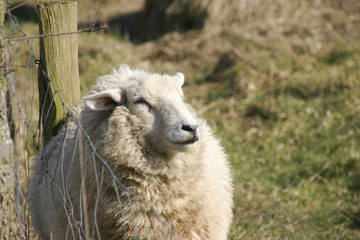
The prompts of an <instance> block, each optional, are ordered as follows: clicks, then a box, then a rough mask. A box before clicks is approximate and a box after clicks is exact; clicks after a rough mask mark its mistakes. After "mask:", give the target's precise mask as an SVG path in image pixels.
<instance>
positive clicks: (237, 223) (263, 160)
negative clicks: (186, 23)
mask: <svg viewBox="0 0 360 240" xmlns="http://www.w3.org/2000/svg"><path fill="white" fill-rule="evenodd" d="M112 4H115V3H112ZM304 16H306V15H304ZM340 16H341V17H342V18H344V16H343V15H340ZM357 16H358V15H357ZM345 17H346V16H345ZM325 20H326V19H325ZM335 20H336V21H338V22H341V21H340V20H339V19H335ZM335 20H334V21H335ZM259 21H262V20H259ZM312 21H313V22H314V23H315V20H312ZM326 21H328V20H326ZM329 21H330V20H329ZM335 23H337V22H335ZM31 24H33V25H31ZM281 24H283V23H281ZM34 25H35V23H27V24H25V25H23V26H24V27H26V28H29V29H30V30H32V29H34ZM319 25H320V26H322V25H321V24H319ZM282 26H283V25H282ZM336 26H341V24H338V25H336ZM271 27H272V28H274V26H271ZM35 28H36V27H35ZM272 28H270V30H269V31H270V33H271V31H272ZM230 29H231V30H234V29H233V28H230ZM284 29H286V26H285V27H284ZM241 30H242V29H241V28H239V30H238V32H241ZM255 30H256V28H255ZM295 30H296V29H295ZM256 31H257V30H256ZM244 32H246V34H248V35H239V36H238V35H236V34H238V33H237V32H236V31H227V30H224V31H223V32H222V33H221V35H220V36H214V37H213V39H211V38H210V39H211V41H210V40H209V41H208V39H209V38H208V37H207V36H206V35H205V36H202V35H201V34H203V32H201V31H200V30H199V32H196V31H195V32H193V31H190V32H189V33H186V32H184V33H177V32H175V33H170V34H168V35H165V36H163V37H162V38H160V39H159V40H154V41H151V42H148V43H142V44H132V43H130V42H128V41H127V40H126V38H124V37H122V36H121V35H119V33H117V32H115V33H114V34H111V33H84V34H80V35H79V64H80V66H79V68H80V78H81V79H82V83H81V87H82V93H83V94H84V93H86V92H88V91H89V90H90V85H91V84H92V83H93V82H94V81H95V79H96V77H98V76H100V75H103V74H107V73H108V72H109V71H110V70H111V68H112V67H115V68H116V67H117V66H118V64H120V63H127V64H129V65H131V66H135V67H141V68H145V69H150V70H155V71H160V72H170V73H171V72H176V71H183V72H184V73H185V74H186V73H188V74H186V75H187V81H186V86H185V95H186V97H187V101H188V102H189V103H191V104H192V105H194V106H195V108H196V109H198V112H199V114H200V115H201V116H203V117H204V118H206V119H207V120H208V123H209V124H210V125H211V126H212V127H213V129H214V130H215V132H216V135H217V136H219V137H220V138H221V139H222V144H223V145H224V147H225V149H226V152H227V153H228V155H229V160H230V162H231V165H232V170H233V176H234V220H233V224H232V227H231V232H230V235H229V239H233V240H235V239H359V238H360V205H359V200H360V195H359V190H360V141H359V140H360V100H359V93H360V81H359V80H360V41H359V39H358V38H354V37H353V35H349V36H348V38H347V36H346V35H345V36H343V37H342V38H339V37H336V38H332V39H330V40H329V41H328V42H321V43H322V46H323V47H321V48H319V50H318V51H306V48H301V49H305V50H302V51H298V50H294V48H291V47H289V46H291V44H292V43H291V42H290V41H287V39H288V38H290V36H288V35H289V34H283V35H281V38H280V37H278V36H276V37H278V38H279V39H280V40H281V42H280V41H279V42H277V45H276V46H271V44H269V41H267V38H266V34H268V35H270V36H272V35H271V34H270V33H266V34H265V33H263V32H261V34H260V35H261V36H259V35H256V34H255V35H254V34H253V33H252V32H251V29H250V30H248V29H247V30H246V31H245V30H244ZM295 32H296V31H295ZM314 32H315V33H316V31H314ZM352 34H354V33H352ZM333 35H336V34H333ZM194 36H195V37H194ZM330 36H331V34H330ZM336 36H337V35H336ZM355 36H356V35H355ZM291 37H294V36H291ZM296 37H297V35H296V36H295V37H294V39H295V40H296ZM306 37H308V36H306ZM313 37H314V39H315V38H316V36H313ZM192 38H195V39H196V40H197V41H192ZM323 38H326V37H325V36H320V39H323ZM204 39H205V40H204ZM306 40H308V39H306ZM212 41H214V42H215V44H212ZM306 43H307V44H308V45H307V46H310V47H311V42H310V43H309V41H307V42H306ZM196 44H197V45H196ZM201 46H205V47H203V48H202V47H201ZM296 46H298V45H296ZM310 47H309V48H310ZM199 49H201V50H199ZM314 49H315V48H314ZM160 53H161V54H160ZM24 55H25V56H26V53H25V54H24ZM202 61H203V62H204V63H203V65H201V66H200V64H201V62H202ZM199 62H200V63H199ZM20 63H21V60H19V64H20ZM19 87H20V86H19Z"/></svg>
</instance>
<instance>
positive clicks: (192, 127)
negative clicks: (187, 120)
mask: <svg viewBox="0 0 360 240" xmlns="http://www.w3.org/2000/svg"><path fill="white" fill-rule="evenodd" d="M197 128H198V125H187V124H183V125H182V126H181V130H184V131H187V132H191V133H195V132H196V129H197Z"/></svg>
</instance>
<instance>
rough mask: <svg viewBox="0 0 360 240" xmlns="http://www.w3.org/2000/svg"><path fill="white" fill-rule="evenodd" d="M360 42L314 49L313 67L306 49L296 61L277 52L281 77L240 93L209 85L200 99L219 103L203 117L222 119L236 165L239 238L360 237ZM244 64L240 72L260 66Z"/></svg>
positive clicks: (234, 233)
mask: <svg viewBox="0 0 360 240" xmlns="http://www.w3.org/2000/svg"><path fill="white" fill-rule="evenodd" d="M359 46H360V44H354V45H348V46H340V45H339V44H335V45H334V46H333V48H331V49H330V50H328V51H327V52H324V53H319V56H308V58H309V59H311V60H312V67H311V70H308V69H306V68H305V67H303V65H302V64H301V62H300V61H301V58H302V57H301V56H299V59H300V60H299V59H296V58H294V59H292V60H291V61H288V64H283V63H282V61H283V59H278V58H277V57H276V56H275V57H270V58H268V59H267V61H269V62H271V61H273V62H272V63H271V64H270V65H272V66H274V67H273V70H272V71H273V72H275V73H276V72H281V71H285V74H283V75H285V76H283V77H282V79H280V78H279V79H278V80H274V76H276V74H275V75H274V74H272V75H271V76H267V77H265V79H263V80H262V82H259V80H258V79H257V78H255V77H256V75H250V76H249V77H248V82H249V84H250V83H252V84H253V85H255V86H257V87H256V90H255V91H249V90H245V94H235V95H231V94H228V95H224V94H223V91H224V89H223V90H220V91H216V90H215V89H217V88H216V87H213V86H212V85H211V84H210V83H209V89H208V94H207V95H206V94H205V95H206V97H203V96H200V97H199V98H198V100H199V101H200V102H202V104H210V103H211V102H212V104H214V102H215V107H213V108H212V109H211V110H209V111H207V112H205V113H204V115H205V117H206V118H208V119H209V122H210V123H211V122H214V123H216V126H217V128H216V129H217V134H218V136H220V137H221V138H222V139H223V144H224V145H225V147H226V151H227V153H228V154H229V156H230V161H231V163H232V167H233V174H234V223H233V226H232V229H231V235H230V239H267V238H269V239H359V237H360V205H359V190H360V141H359V140H360V101H359V93H360V81H359V80H360V67H359V66H360V47H359ZM344 49H346V50H344ZM275 55H276V54H275ZM257 60H258V61H259V62H260V59H257ZM255 61H256V60H255ZM239 64H240V65H241V66H242V68H241V69H242V71H239V70H236V71H237V72H238V73H241V72H246V71H247V70H248V69H249V68H252V67H251V66H245V67H244V64H242V63H239ZM239 64H238V65H237V66H239ZM268 66H269V64H268V63H265V64H264V65H262V66H260V67H259V69H260V70H259V71H258V73H260V74H261V73H264V72H265V73H266V69H267V68H268ZM227 71H228V70H227ZM234 71H235V70H234ZM236 71H235V72H236ZM224 81H225V80H224ZM240 81H241V80H240ZM205 85H206V83H205ZM239 85H240V83H239ZM222 86H224V84H223V85H222ZM225 86H226V84H225ZM227 89H228V87H227ZM216 92H217V94H216Z"/></svg>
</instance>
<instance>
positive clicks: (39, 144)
mask: <svg viewBox="0 0 360 240" xmlns="http://www.w3.org/2000/svg"><path fill="white" fill-rule="evenodd" d="M6 21H7V27H8V30H7V34H6V38H7V39H14V38H19V37H20V38H23V39H24V40H22V41H16V42H14V41H8V42H7V44H6V45H5V51H6V59H5V65H4V66H3V67H4V68H5V71H4V72H5V83H4V84H1V88H2V89H1V91H0V93H1V99H2V103H1V110H2V116H3V119H1V121H2V122H3V123H5V124H2V129H1V141H0V144H1V145H0V150H1V155H0V156H1V164H0V177H1V185H2V186H1V188H0V218H1V219H0V220H1V222H0V238H1V239H36V238H37V237H38V236H37V235H36V234H35V233H34V231H33V229H32V225H31V222H34V221H37V219H31V216H30V215H31V214H30V211H29V204H28V201H27V200H28V199H27V198H28V189H29V186H30V178H31V175H32V174H33V173H32V170H31V166H32V165H34V163H35V162H37V164H36V167H37V168H39V166H40V167H41V168H42V171H43V175H44V179H45V180H46V181H45V183H44V184H45V185H44V186H45V187H48V188H50V189H51V192H52V196H49V199H51V201H50V202H49V206H47V207H48V208H61V209H60V210H57V213H58V214H60V213H61V214H65V215H66V219H67V222H66V223H64V224H65V225H66V226H67V233H66V234H65V235H66V236H67V237H68V238H69V239H101V237H103V238H105V239H107V237H106V232H105V233H104V231H103V229H106V227H107V225H106V223H104V219H102V220H101V221H102V222H101V223H100V222H99V213H101V211H104V209H103V208H102V206H101V205H102V202H101V201H102V199H103V198H102V196H103V195H104V194H106V193H108V192H109V191H111V192H112V193H113V194H114V195H115V196H116V198H117V202H116V203H114V204H115V207H116V208H117V211H116V214H120V216H118V219H120V220H121V222H122V224H120V225H119V227H120V228H119V229H118V231H121V232H122V233H123V234H124V238H125V237H126V239H145V238H147V236H146V234H147V232H148V230H149V229H148V228H149V227H152V225H153V224H155V223H148V224H145V225H144V224H143V223H141V222H139V225H136V224H135V225H130V224H127V223H128V222H129V220H130V219H140V218H141V215H142V214H144V211H145V212H146V213H147V214H152V215H153V216H155V217H156V218H157V219H158V224H161V225H162V228H161V235H162V236H163V239H176V238H177V237H176V233H175V232H173V231H172V230H171V228H170V226H169V224H168V223H167V222H166V221H165V219H163V218H162V217H160V216H159V214H158V213H157V211H156V210H155V209H154V208H153V207H152V206H150V205H148V204H147V203H146V202H145V201H144V200H143V199H142V198H140V197H139V196H137V195H136V194H135V193H134V192H133V191H132V190H131V189H130V188H129V187H127V185H126V183H124V181H123V180H122V179H121V178H120V177H121V176H120V177H119V176H118V175H117V173H116V172H114V169H113V168H112V166H110V165H109V164H108V163H107V161H106V160H104V159H103V158H102V157H101V155H100V154H99V153H98V152H97V150H96V146H95V144H94V143H93V142H92V141H91V137H90V136H89V134H88V133H87V131H86V130H85V128H84V126H83V125H82V121H81V119H80V117H79V115H78V113H77V112H76V111H74V110H73V109H72V108H71V107H69V106H67V104H66V103H65V102H64V100H63V97H62V96H61V95H60V94H59V92H58V91H57V89H56V86H55V84H54V82H53V81H52V79H51V78H50V77H49V76H48V75H47V74H46V72H45V71H44V70H43V69H42V68H41V66H40V65H39V64H38V63H39V62H40V60H39V58H38V56H37V54H36V50H35V48H34V46H33V45H32V43H31V41H30V38H28V35H27V34H26V32H25V31H24V30H23V29H22V28H21V26H20V24H19V22H18V20H17V18H16V17H15V16H14V15H12V14H11V11H9V10H8V12H7V16H6ZM94 21H95V20H94ZM20 48H21V49H22V50H24V48H26V49H27V50H26V51H23V52H27V63H26V64H25V65H17V64H18V60H19V58H20V56H19V49H20ZM39 71H40V72H42V74H44V75H45V76H47V78H48V79H49V84H50V85H51V87H53V88H55V90H56V91H55V92H56V95H55V96H54V98H55V97H58V98H60V100H61V102H62V107H63V109H64V111H65V112H66V113H67V115H68V116H69V117H68V118H69V119H70V120H69V124H68V125H66V126H65V127H64V128H63V129H62V130H61V131H60V133H59V135H58V136H57V137H56V139H55V143H52V142H50V143H49V145H50V147H45V146H46V144H45V141H44V137H43V131H42V129H43V126H42V119H41V118H44V119H45V121H46V119H47V118H48V114H47V112H46V111H44V114H42V115H41V116H39V112H40V111H39V109H40V108H43V107H44V106H43V104H42V103H41V102H40V103H39V100H38V99H39V97H38V86H37V77H38V72H39ZM48 87H49V86H48ZM53 101H54V100H53ZM51 144H53V145H54V144H55V145H56V146H58V147H54V146H51ZM51 147H52V149H49V148H51ZM54 149H56V152H53V151H54ZM71 150H72V151H73V152H69V151H71ZM54 156H56V161H54V160H52V161H49V159H54ZM76 168H77V169H76ZM71 171H78V173H79V183H80V184H74V183H73V182H71V180H69V176H70V172H71ZM57 174H62V177H61V178H60V179H61V181H60V182H59V181H56V178H55V176H56V175H57ZM89 182H92V184H93V186H95V188H93V189H91V190H94V189H95V194H94V192H92V193H91V194H90V195H94V196H95V198H91V197H88V196H89V192H88V193H87V191H89V189H87V186H88V184H89ZM109 189H110V190H109ZM57 204H58V205H57ZM129 206H132V207H130V208H129ZM44 211H46V209H44ZM54 211H55V210H54ZM105 221H106V220H105ZM140 223H141V224H142V225H140ZM110 224H111V223H110ZM144 226H145V227H144ZM52 234H54V235H53V237H56V236H55V234H56V233H52ZM140 234H142V235H140ZM158 234H160V233H158ZM104 236H105V237H104Z"/></svg>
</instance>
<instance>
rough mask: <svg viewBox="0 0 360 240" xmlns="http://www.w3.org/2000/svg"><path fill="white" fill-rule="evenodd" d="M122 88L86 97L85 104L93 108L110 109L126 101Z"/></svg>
mask: <svg viewBox="0 0 360 240" xmlns="http://www.w3.org/2000/svg"><path fill="white" fill-rule="evenodd" d="M123 95H124V94H123V91H122V90H120V89H111V90H105V91H102V92H99V93H95V94H94V95H91V96H89V97H87V98H85V104H86V106H88V107H89V108H90V109H92V110H109V109H113V108H115V107H116V106H119V105H121V104H124V103H125V96H123Z"/></svg>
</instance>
